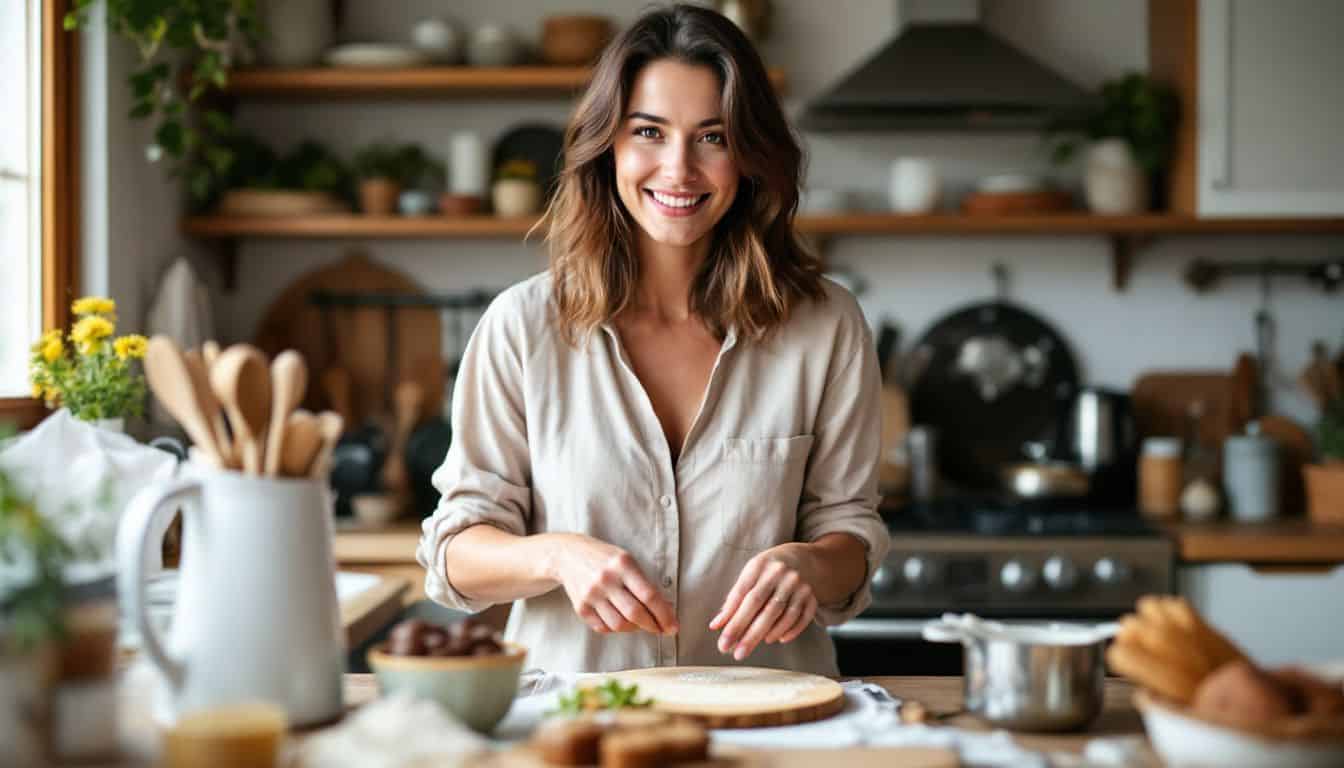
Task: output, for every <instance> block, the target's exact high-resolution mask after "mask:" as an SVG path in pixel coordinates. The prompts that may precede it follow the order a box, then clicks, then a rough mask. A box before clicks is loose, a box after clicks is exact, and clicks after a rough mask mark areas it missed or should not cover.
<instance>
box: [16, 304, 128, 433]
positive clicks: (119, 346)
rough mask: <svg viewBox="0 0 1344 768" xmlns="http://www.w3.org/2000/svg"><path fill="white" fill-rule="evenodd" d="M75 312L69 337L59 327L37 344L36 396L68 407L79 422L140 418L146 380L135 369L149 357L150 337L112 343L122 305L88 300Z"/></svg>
mask: <svg viewBox="0 0 1344 768" xmlns="http://www.w3.org/2000/svg"><path fill="white" fill-rule="evenodd" d="M72 309H73V311H74V313H75V316H76V317H77V318H79V319H78V320H76V321H75V324H74V326H73V327H72V328H71V329H70V333H69V335H68V336H67V337H65V338H62V332H61V330H60V329H59V328H58V329H55V330H51V331H48V332H47V333H46V334H44V335H43V336H42V338H41V339H40V340H38V342H37V343H36V344H34V345H33V348H32V355H31V357H30V358H29V362H28V373H29V380H30V381H31V382H32V385H33V397H38V398H41V399H43V400H45V401H46V403H47V405H48V406H55V405H57V404H60V405H64V406H65V407H66V408H68V409H69V410H70V413H71V414H73V415H74V416H75V417H76V418H79V419H85V420H93V419H114V418H120V417H124V416H139V415H140V414H141V413H142V412H143V410H144V402H145V379H144V376H143V374H141V373H139V372H137V371H136V370H135V368H134V365H135V361H136V360H139V359H140V358H142V357H144V356H145V348H146V346H147V344H148V342H147V341H146V339H145V337H144V336H138V335H136V334H129V335H126V336H121V337H119V338H113V336H112V335H113V333H115V332H116V320H117V318H116V309H117V306H116V304H115V303H113V301H112V300H111V299H105V298H102V297H99V296H86V297H84V298H82V299H78V300H76V301H75V303H74V306H73V307H72ZM66 339H68V340H69V342H70V344H69V346H68V347H67V345H66V343H65V341H66Z"/></svg>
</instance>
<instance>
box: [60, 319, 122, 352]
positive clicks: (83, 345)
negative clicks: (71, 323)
mask: <svg viewBox="0 0 1344 768" xmlns="http://www.w3.org/2000/svg"><path fill="white" fill-rule="evenodd" d="M114 330H116V328H115V327H114V326H113V325H112V323H111V322H109V321H108V320H107V318H105V317H99V316H98V315H89V316H88V317H85V318H82V319H81V320H80V321H79V322H77V323H75V327H74V328H72V329H71V330H70V340H71V341H73V342H75V343H76V344H78V345H79V346H80V349H81V350H84V354H86V355H87V354H89V352H88V350H89V348H90V347H92V348H94V349H96V348H97V347H99V346H101V344H100V342H101V341H102V340H103V339H106V338H107V337H108V336H111V335H112V332H113V331H114Z"/></svg>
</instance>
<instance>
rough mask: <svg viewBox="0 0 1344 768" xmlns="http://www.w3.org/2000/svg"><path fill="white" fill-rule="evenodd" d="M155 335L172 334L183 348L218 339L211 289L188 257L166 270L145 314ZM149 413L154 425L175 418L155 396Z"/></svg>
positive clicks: (148, 330)
mask: <svg viewBox="0 0 1344 768" xmlns="http://www.w3.org/2000/svg"><path fill="white" fill-rule="evenodd" d="M156 334H163V335H165V336H168V337H171V338H172V339H173V340H174V341H176V342H177V346H178V347H180V348H182V349H192V348H196V347H200V346H201V343H202V342H205V341H208V340H210V339H213V338H215V319H214V313H213V311H212V310H211V308H210V291H209V289H207V287H206V285H205V283H203V282H202V281H201V279H200V277H199V276H198V275H197V274H196V270H195V269H194V268H193V267H192V266H191V261H190V260H188V259H187V257H186V256H178V257H177V258H176V259H175V260H173V263H171V264H169V265H168V268H167V269H165V270H164V271H163V275H162V277H160V278H159V284H158V287H157V288H156V289H155V291H154V299H153V300H152V301H151V302H150V305H149V310H148V311H147V312H146V314H145V335H146V336H151V337H152V336H154V335H156ZM149 415H150V421H152V422H153V423H155V424H172V423H173V418H172V417H171V416H169V415H168V412H167V411H164V410H163V408H162V406H160V405H159V403H158V400H156V399H153V398H151V400H150V412H149Z"/></svg>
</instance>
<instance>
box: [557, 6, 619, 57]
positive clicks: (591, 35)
mask: <svg viewBox="0 0 1344 768" xmlns="http://www.w3.org/2000/svg"><path fill="white" fill-rule="evenodd" d="M610 40H611V20H610V19H607V18H606V17H605V16H586V15H573V16H548V17H547V18H546V19H545V21H543V22H542V27H541V57H542V58H543V59H545V60H546V63H547V64H557V65H567V66H579V65H582V64H591V63H593V62H594V61H596V60H597V57H598V56H599V55H600V54H601V53H602V49H603V48H605V47H607V42H608V41H610Z"/></svg>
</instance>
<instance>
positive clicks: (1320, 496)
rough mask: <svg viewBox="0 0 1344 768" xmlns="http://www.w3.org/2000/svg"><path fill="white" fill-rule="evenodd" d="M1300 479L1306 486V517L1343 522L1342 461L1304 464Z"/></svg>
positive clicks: (1330, 522) (1336, 523) (1319, 521)
mask: <svg viewBox="0 0 1344 768" xmlns="http://www.w3.org/2000/svg"><path fill="white" fill-rule="evenodd" d="M1302 479H1303V480H1304V481H1305V482H1306V486H1307V517H1310V518H1311V520H1312V521H1313V522H1317V523H1327V524H1330V525H1340V524H1344V461H1338V460H1336V461H1331V462H1328V463H1326V464H1306V465H1304V466H1303V467H1302Z"/></svg>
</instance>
